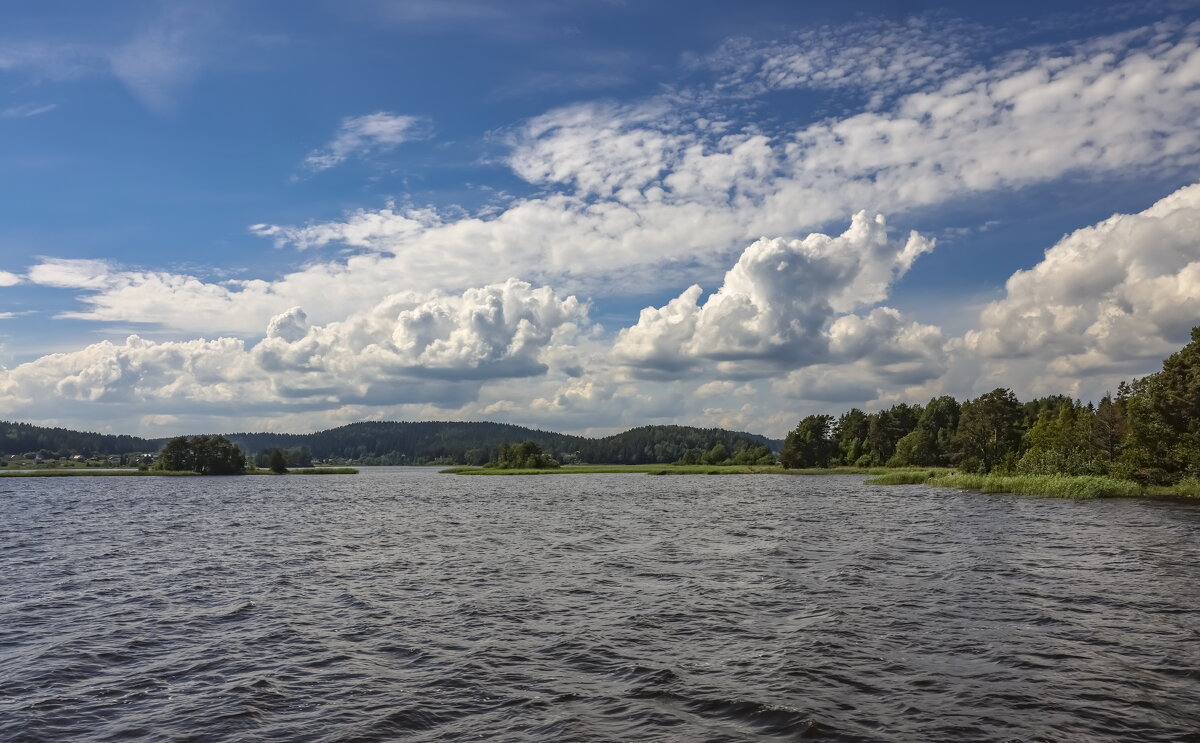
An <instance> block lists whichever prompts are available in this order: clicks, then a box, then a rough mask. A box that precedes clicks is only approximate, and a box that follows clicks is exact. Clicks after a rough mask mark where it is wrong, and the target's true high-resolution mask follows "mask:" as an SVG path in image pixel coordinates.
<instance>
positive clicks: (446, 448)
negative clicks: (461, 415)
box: [229, 421, 778, 466]
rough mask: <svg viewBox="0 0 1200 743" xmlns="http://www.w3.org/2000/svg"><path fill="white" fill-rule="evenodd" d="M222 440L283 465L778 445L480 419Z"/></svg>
mask: <svg viewBox="0 0 1200 743" xmlns="http://www.w3.org/2000/svg"><path fill="white" fill-rule="evenodd" d="M229 438H230V439H231V440H232V441H234V442H235V443H237V444H239V445H241V446H242V448H244V449H245V450H247V451H251V452H266V451H269V450H270V449H281V450H283V451H284V452H285V454H287V455H288V466H303V465H300V464H298V463H297V462H296V461H293V458H292V454H291V453H292V452H303V453H305V454H307V455H309V456H311V457H312V458H314V459H321V460H328V459H334V460H339V461H346V462H357V463H360V464H469V465H476V466H478V465H483V464H485V463H487V462H490V461H494V460H496V458H497V457H498V456H499V454H500V450H501V449H502V448H503V447H504V446H506V445H508V444H510V443H512V442H513V441H532V442H533V443H535V444H537V445H538V446H539V447H541V448H542V450H543V451H545V452H546V453H547V454H548V455H549V456H550V457H552V458H554V459H556V460H558V461H560V462H564V463H590V464H666V463H670V462H676V461H680V460H682V459H684V458H685V457H688V456H699V455H703V454H705V453H707V452H708V451H710V450H711V449H712V448H713V447H715V446H717V445H718V444H720V445H721V446H723V447H725V449H726V451H727V452H737V451H739V450H742V449H750V448H754V447H766V448H767V449H771V448H777V447H778V442H776V441H772V440H771V439H767V438H765V437H763V436H755V435H753V434H749V433H739V432H735V431H726V430H723V429H719V428H692V427H690V426H642V427H639V428H633V429H630V430H628V431H625V432H623V433H618V434H615V435H613V436H606V437H603V438H595V439H594V438H588V437H586V436H571V435H567V434H561V433H554V432H551V431H540V430H537V429H532V428H524V427H521V426H514V425H511V424H507V423H487V422H477V423H458V422H411V423H410V422H374V421H372V422H364V423H351V424H350V425H346V426H341V427H339V428H333V429H329V430H327V431H319V432H317V433H311V434H272V433H235V434H230V435H229ZM697 453H698V454H697ZM262 466H265V461H264V464H263V465H262Z"/></svg>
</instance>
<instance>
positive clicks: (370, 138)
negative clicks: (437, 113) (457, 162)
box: [304, 111, 427, 172]
mask: <svg viewBox="0 0 1200 743" xmlns="http://www.w3.org/2000/svg"><path fill="white" fill-rule="evenodd" d="M426 129H427V124H426V122H425V120H424V119H422V118H420V117H417V116H400V115H397V114H392V113H387V112H386V111H378V112H376V113H373V114H367V115H365V116H348V117H346V118H344V119H342V123H341V125H339V126H338V130H337V132H336V133H335V134H334V136H333V139H332V140H330V141H329V143H328V144H327V145H325V146H324V147H323V148H321V149H319V150H313V151H312V152H311V153H309V155H308V157H306V158H304V167H305V168H307V169H308V170H311V171H314V172H319V171H322V170H328V169H329V168H332V167H334V166H335V165H340V164H341V163H343V162H345V161H346V159H347V158H350V157H352V156H355V155H363V154H367V153H372V152H383V151H386V150H390V149H392V148H393V147H395V146H397V145H399V144H403V143H404V142H408V141H411V140H414V139H421V138H423V137H425V136H427V132H426Z"/></svg>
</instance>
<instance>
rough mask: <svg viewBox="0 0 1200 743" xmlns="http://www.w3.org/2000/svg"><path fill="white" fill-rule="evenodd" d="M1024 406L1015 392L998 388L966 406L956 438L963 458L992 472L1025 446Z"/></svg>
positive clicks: (959, 452)
mask: <svg viewBox="0 0 1200 743" xmlns="http://www.w3.org/2000/svg"><path fill="white" fill-rule="evenodd" d="M1020 420H1021V404H1020V403H1019V402H1018V401H1017V397H1016V395H1014V394H1013V393H1012V390H1009V389H1004V388H997V389H994V390H992V391H991V392H989V393H987V394H985V395H980V396H979V397H978V398H976V399H974V400H972V401H971V402H969V403H967V404H965V405H963V406H962V415H961V416H960V417H959V422H958V431H957V432H956V434H955V437H954V443H955V447H956V449H957V450H958V456H959V458H960V459H963V460H968V459H974V460H977V461H978V462H979V467H980V469H982V470H983V471H984V472H991V471H992V470H993V469H995V468H996V466H997V465H999V464H1000V463H1001V462H1003V461H1005V459H1006V458H1008V457H1009V455H1015V454H1016V453H1017V451H1018V450H1019V448H1020V445H1021V431H1020V429H1019V428H1018V424H1019V422H1020Z"/></svg>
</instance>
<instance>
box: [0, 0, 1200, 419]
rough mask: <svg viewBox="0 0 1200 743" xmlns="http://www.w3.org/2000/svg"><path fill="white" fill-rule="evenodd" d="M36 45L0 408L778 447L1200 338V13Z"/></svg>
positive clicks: (1147, 366)
mask: <svg viewBox="0 0 1200 743" xmlns="http://www.w3.org/2000/svg"><path fill="white" fill-rule="evenodd" d="M2 29H3V30H2V31H0V80H2V81H3V83H4V84H3V87H2V88H0V89H2V90H3V94H2V95H3V99H2V100H0V130H2V131H3V133H4V136H3V138H2V139H0V142H2V144H0V167H2V168H3V169H4V172H5V175H6V177H5V178H4V180H3V182H2V185H0V189H2V193H0V215H2V216H3V218H2V219H0V272H2V273H0V365H2V366H3V371H0V417H5V418H12V419H20V420H28V421H34V422H40V423H50V424H57V425H70V426H77V427H84V428H90V429H105V430H116V431H123V432H139V433H146V434H155V435H158V434H166V433H182V432H189V431H199V430H232V429H239V430H246V429H271V430H284V429H287V430H312V429H315V428H321V427H325V426H329V425H337V424H340V423H345V422H350V421H354V420H361V419H366V418H376V419H378V418H386V419H447V418H456V419H490V420H505V421H512V422H516V423H524V424H531V425H539V426H543V427H548V428H556V429H559V430H571V431H588V432H603V431H609V430H616V429H621V428H624V427H628V426H631V425H639V424H644V423H658V422H678V423H691V424H698V425H723V426H730V427H736V428H743V429H747V430H752V431H757V432H763V433H769V434H774V435H779V434H780V433H782V431H784V430H786V429H787V428H790V427H791V426H792V425H794V421H795V419H797V418H798V417H799V416H800V415H803V414H805V413H808V412H813V411H817V410H822V411H831V412H837V411H840V410H843V409H845V408H847V407H849V406H850V405H858V406H861V407H865V408H877V407H880V406H885V405H889V404H892V403H894V402H897V401H923V400H927V399H928V398H929V397H930V396H932V395H934V394H942V393H946V394H954V395H957V396H960V397H963V396H969V395H974V394H978V393H979V392H982V391H987V390H988V389H991V388H992V387H995V386H997V385H1004V386H1010V387H1012V388H1013V389H1014V390H1016V391H1017V392H1018V394H1020V395H1022V396H1030V395H1035V394H1047V393H1050V392H1066V393H1068V394H1073V395H1077V396H1080V397H1083V398H1092V397H1096V396H1098V395H1099V394H1102V393H1103V391H1104V390H1105V389H1109V388H1112V387H1114V386H1115V384H1116V382H1117V381H1118V380H1119V379H1122V378H1128V377H1131V376H1135V375H1138V374H1144V373H1146V372H1149V371H1152V370H1153V369H1154V368H1156V367H1157V362H1158V360H1159V359H1161V357H1162V355H1163V354H1164V353H1166V352H1168V351H1169V350H1171V349H1172V348H1176V347H1178V346H1179V345H1181V344H1182V343H1183V342H1185V341H1186V338H1187V332H1186V331H1187V329H1188V328H1190V325H1191V324H1192V323H1193V322H1195V321H1196V319H1197V318H1200V297H1198V296H1197V290H1196V288H1195V287H1194V285H1193V281H1192V278H1193V274H1194V272H1196V271H1200V268H1197V266H1200V264H1198V263H1197V261H1200V255H1197V251H1198V249H1200V248H1198V247H1197V246H1198V245H1200V232H1198V228H1197V226H1196V217H1195V213H1196V210H1197V209H1200V194H1197V192H1196V190H1195V189H1191V190H1189V189H1188V187H1189V186H1191V184H1193V183H1194V182H1195V181H1196V180H1197V172H1196V169H1197V159H1198V157H1200V134H1198V133H1197V132H1196V129H1197V128H1196V127H1195V125H1194V122H1195V120H1196V118H1197V114H1200V111H1198V110H1197V109H1198V108H1200V88H1198V84H1200V83H1198V80H1200V53H1197V52H1196V48H1197V41H1198V39H1200V5H1198V4H1197V3H1192V2H1161V3H1122V4H1112V5H1109V6H1105V7H1100V6H1097V5H1096V4H1095V3H1053V2H1049V3H1048V2H1039V3H1008V4H990V3H989V4H982V3H976V4H950V5H946V4H938V3H922V2H859V3H855V2H846V3H837V4H830V3H803V2H756V3H739V4H737V5H732V4H729V3H712V2H710V3H696V2H653V3H631V2H524V3H491V2H471V1H465V0H464V1H458V0H443V1H441V2H423V1H418V2H403V1H386V0H378V1H376V2H367V1H364V2H352V3H345V2H289V3H283V2H278V3H276V2H266V3H253V4H247V3H233V2H227V3H221V2H213V3H163V2H112V3H104V4H97V3H86V2H73V3H68V2H57V3H56V2H47V3H39V4H36V5H28V6H26V7H24V8H17V9H11V8H8V9H5V11H4V24H3V25H2ZM1156 204H1157V206H1156ZM855 215H858V216H855ZM1114 215H1118V216H1116V217H1114ZM1079 230H1082V232H1076V231H1079ZM913 231H915V233H916V234H915V235H911V234H910V233H911V232H913ZM1196 276H1200V274H1196ZM1010 279H1011V280H1010ZM693 285H694V286H695V287H697V288H696V289H692V288H691V287H693ZM131 336H136V337H134V338H133V339H132V340H130V337H131Z"/></svg>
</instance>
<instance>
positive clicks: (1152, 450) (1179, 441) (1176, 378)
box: [1121, 327, 1200, 481]
mask: <svg viewBox="0 0 1200 743" xmlns="http://www.w3.org/2000/svg"><path fill="white" fill-rule="evenodd" d="M1127 405H1128V410H1127V412H1128V423H1129V437H1128V439H1127V441H1126V445H1125V449H1124V451H1123V452H1122V454H1121V463H1122V465H1123V469H1124V470H1125V471H1126V472H1129V473H1131V474H1133V475H1134V476H1136V477H1138V478H1139V479H1142V480H1145V481H1153V480H1164V481H1174V480H1178V479H1179V478H1180V477H1198V476H1200V327H1195V328H1192V342H1191V343H1189V344H1187V345H1186V346H1184V347H1183V348H1182V349H1180V350H1179V351H1178V352H1176V353H1174V354H1171V356H1169V357H1168V358H1167V359H1166V360H1165V361H1164V362H1163V368H1162V371H1160V372H1157V373H1155V374H1151V375H1150V376H1148V377H1143V378H1142V379H1139V380H1135V381H1134V383H1133V387H1132V394H1131V395H1130V396H1129V398H1128V403H1127Z"/></svg>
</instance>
